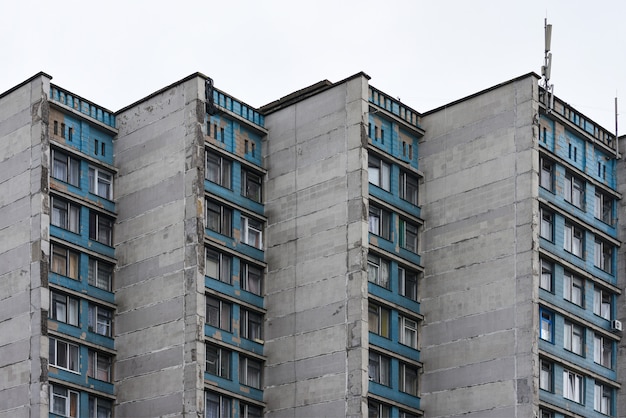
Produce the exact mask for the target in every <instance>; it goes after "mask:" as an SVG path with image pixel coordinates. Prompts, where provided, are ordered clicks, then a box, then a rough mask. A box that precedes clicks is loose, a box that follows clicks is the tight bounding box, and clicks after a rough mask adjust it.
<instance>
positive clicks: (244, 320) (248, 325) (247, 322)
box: [240, 308, 263, 341]
mask: <svg viewBox="0 0 626 418" xmlns="http://www.w3.org/2000/svg"><path fill="white" fill-rule="evenodd" d="M240 315H241V337H243V338H246V339H248V340H252V341H263V314H262V313H260V312H256V311H251V310H249V309H243V308H242V309H241V310H240Z"/></svg>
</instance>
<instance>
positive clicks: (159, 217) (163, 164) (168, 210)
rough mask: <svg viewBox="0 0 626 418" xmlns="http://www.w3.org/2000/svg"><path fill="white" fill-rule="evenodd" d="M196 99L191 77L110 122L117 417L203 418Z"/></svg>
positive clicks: (199, 112)
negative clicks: (114, 133) (114, 132)
mask: <svg viewBox="0 0 626 418" xmlns="http://www.w3.org/2000/svg"><path fill="white" fill-rule="evenodd" d="M203 97H204V80H203V79H200V78H191V79H188V80H185V81H183V82H181V83H179V84H177V85H175V86H173V87H172V88H170V89H168V90H167V91H164V92H161V93H159V94H158V95H156V96H153V97H151V98H149V99H147V100H145V101H143V102H141V103H139V104H137V105H136V106H134V107H132V108H129V109H127V110H125V111H124V112H123V113H121V114H119V115H118V118H117V122H118V128H119V135H118V138H117V139H116V141H115V144H114V146H115V165H116V166H117V167H119V173H118V177H117V179H116V182H115V195H116V203H117V208H118V218H117V225H116V231H118V233H116V234H115V239H116V242H115V245H116V250H117V254H119V258H118V268H117V272H116V275H115V291H116V301H117V303H118V312H117V316H116V318H115V334H116V336H115V337H116V348H117V349H118V355H117V359H116V360H117V361H116V369H115V384H116V395H117V404H118V405H117V407H116V415H119V416H157V415H159V416H183V415H184V416H198V417H200V416H202V415H203V411H204V395H203V379H202V364H203V363H202V361H203V360H204V344H203V334H202V329H203V324H204V272H203V271H204V268H203V254H204V253H203V244H202V237H203V227H202V224H203V221H202V216H203V213H202V207H203V204H202V202H203V188H202V187H203V167H204V165H203V159H204V153H203V149H204V140H203V137H202V123H203V120H204V111H203V110H204V109H203V104H202V102H200V100H199V99H200V98H203ZM198 359H200V361H197V360H198Z"/></svg>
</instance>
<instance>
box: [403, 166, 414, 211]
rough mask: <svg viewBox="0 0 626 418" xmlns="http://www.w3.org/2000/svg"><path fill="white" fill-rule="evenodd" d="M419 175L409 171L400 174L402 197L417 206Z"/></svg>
mask: <svg viewBox="0 0 626 418" xmlns="http://www.w3.org/2000/svg"><path fill="white" fill-rule="evenodd" d="M417 191H418V180H417V177H416V176H414V175H411V174H409V173H406V172H403V173H401V174H400V198H401V199H404V200H406V201H407V202H409V203H412V204H414V205H415V206H417V203H418V202H417Z"/></svg>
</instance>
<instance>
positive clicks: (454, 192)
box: [419, 76, 538, 417]
mask: <svg viewBox="0 0 626 418" xmlns="http://www.w3.org/2000/svg"><path fill="white" fill-rule="evenodd" d="M536 100H537V82H536V79H535V78H534V77H532V76H527V77H523V78H520V79H518V80H515V81H512V82H510V83H508V84H504V85H502V86H499V87H497V88H494V89H492V90H489V91H486V92H484V93H482V94H479V95H476V96H474V97H472V98H469V99H467V100H465V101H461V102H459V103H456V104H452V105H450V106H449V107H445V108H442V109H440V110H438V111H435V112H433V113H429V114H426V115H424V117H423V119H422V123H423V127H424V128H425V130H426V134H425V136H424V137H423V139H422V141H421V142H420V145H419V146H420V150H419V153H420V161H419V164H420V167H421V169H422V170H423V172H424V185H423V187H422V189H421V193H422V202H423V206H422V215H423V217H424V219H425V220H426V222H425V224H424V235H423V240H422V248H423V262H424V266H425V274H424V278H423V280H422V282H421V283H420V285H421V287H420V291H421V309H422V311H421V312H422V314H424V317H425V320H424V326H423V334H422V351H421V359H422V361H423V362H424V375H423V376H422V380H421V382H422V387H421V392H422V403H421V406H422V408H423V409H424V411H425V414H426V416H428V417H455V416H464V417H465V416H517V417H529V416H533V413H534V412H538V411H536V410H535V409H536V408H535V407H534V406H533V403H534V404H535V405H536V403H537V401H538V389H537V382H536V378H535V377H534V376H535V375H536V372H537V370H536V368H537V365H536V364H535V363H536V353H537V347H536V344H537V342H536V340H537V339H536V335H535V328H536V326H537V320H536V313H535V309H533V306H534V305H533V301H535V300H536V299H537V290H536V289H537V280H538V279H537V265H538V256H537V254H536V251H534V250H535V248H536V242H537V236H536V234H537V232H536V224H535V222H536V221H535V220H534V219H535V218H534V216H535V215H536V212H537V203H536V197H537V193H538V191H537V167H536V165H537V163H536V162H535V161H536V160H538V159H537V158H536V157H537V156H536V152H537V151H536V141H537V139H536V127H535V126H534V125H533V117H534V116H535V115H536V114H537V111H538V107H537V101H536ZM468 414H469V415H468Z"/></svg>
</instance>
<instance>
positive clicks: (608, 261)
mask: <svg viewBox="0 0 626 418" xmlns="http://www.w3.org/2000/svg"><path fill="white" fill-rule="evenodd" d="M593 264H594V265H595V266H596V267H598V268H599V269H602V270H604V271H606V272H607V273H609V274H610V273H612V272H613V268H612V266H613V247H612V246H611V245H610V244H609V243H607V242H605V241H602V240H599V239H597V238H596V244H595V247H594V258H593Z"/></svg>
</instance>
